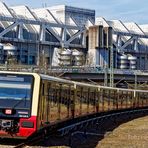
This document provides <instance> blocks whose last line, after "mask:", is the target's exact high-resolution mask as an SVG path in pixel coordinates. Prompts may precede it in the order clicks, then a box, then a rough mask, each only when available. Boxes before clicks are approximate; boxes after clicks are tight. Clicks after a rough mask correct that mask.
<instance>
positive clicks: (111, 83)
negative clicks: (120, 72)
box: [109, 47, 114, 87]
mask: <svg viewBox="0 0 148 148" xmlns="http://www.w3.org/2000/svg"><path fill="white" fill-rule="evenodd" d="M109 51H110V87H113V86H114V52H113V47H109Z"/></svg>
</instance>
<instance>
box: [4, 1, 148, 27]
mask: <svg viewBox="0 0 148 148" xmlns="http://www.w3.org/2000/svg"><path fill="white" fill-rule="evenodd" d="M1 1H3V2H5V3H6V4H7V5H8V6H14V5H27V6H29V7H31V8H39V7H43V5H45V4H46V5H47V6H53V5H58V4H65V5H70V6H76V7H82V8H90V9H94V10H96V16H103V17H105V18H106V19H108V20H112V19H120V20H122V21H124V22H131V21H133V22H136V23H138V24H148V0H1Z"/></svg>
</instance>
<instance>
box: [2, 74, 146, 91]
mask: <svg viewBox="0 0 148 148" xmlns="http://www.w3.org/2000/svg"><path fill="white" fill-rule="evenodd" d="M1 73H2V74H3V73H8V74H21V75H33V76H36V77H38V76H40V77H41V78H42V79H45V80H49V81H50V80H52V81H55V82H60V83H65V84H70V85H73V86H74V87H76V86H86V87H92V88H96V89H98V90H99V89H101V88H102V89H103V88H105V89H109V90H116V91H120V90H121V91H129V92H148V91H147V90H137V89H124V88H116V87H108V86H101V85H97V84H96V85H95V84H87V83H84V82H77V81H71V80H66V79H64V78H58V77H54V76H49V75H45V74H38V73H32V72H15V71H0V74H1Z"/></svg>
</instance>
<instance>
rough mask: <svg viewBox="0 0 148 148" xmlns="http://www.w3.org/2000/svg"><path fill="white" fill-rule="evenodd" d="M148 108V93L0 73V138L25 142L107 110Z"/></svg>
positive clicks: (32, 75)
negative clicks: (39, 133)
mask: <svg viewBox="0 0 148 148" xmlns="http://www.w3.org/2000/svg"><path fill="white" fill-rule="evenodd" d="M144 106H148V92H147V91H144V90H127V89H121V88H120V89H119V88H111V87H104V86H98V85H91V84H86V83H80V82H74V81H70V80H65V79H61V78H57V77H52V76H47V75H42V74H37V73H24V72H9V71H0V137H13V138H28V137H29V136H31V135H32V134H33V133H35V132H37V131H39V130H40V129H44V127H47V126H49V125H51V124H52V125H53V124H56V123H59V122H63V121H67V120H70V119H73V120H74V119H75V118H78V117H79V118H80V117H81V116H86V115H90V114H95V113H99V112H106V111H109V110H118V109H120V110H121V109H127V108H136V107H144Z"/></svg>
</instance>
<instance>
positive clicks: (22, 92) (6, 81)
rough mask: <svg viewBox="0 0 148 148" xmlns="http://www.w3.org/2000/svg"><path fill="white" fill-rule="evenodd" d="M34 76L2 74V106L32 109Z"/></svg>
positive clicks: (0, 83) (0, 84)
mask: <svg viewBox="0 0 148 148" xmlns="http://www.w3.org/2000/svg"><path fill="white" fill-rule="evenodd" d="M32 86H33V76H31V75H10V74H1V75H0V108H12V109H15V110H17V109H18V110H19V109H20V110H22V109H27V110H30V107H31V100H32V88H33V87H32Z"/></svg>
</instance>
